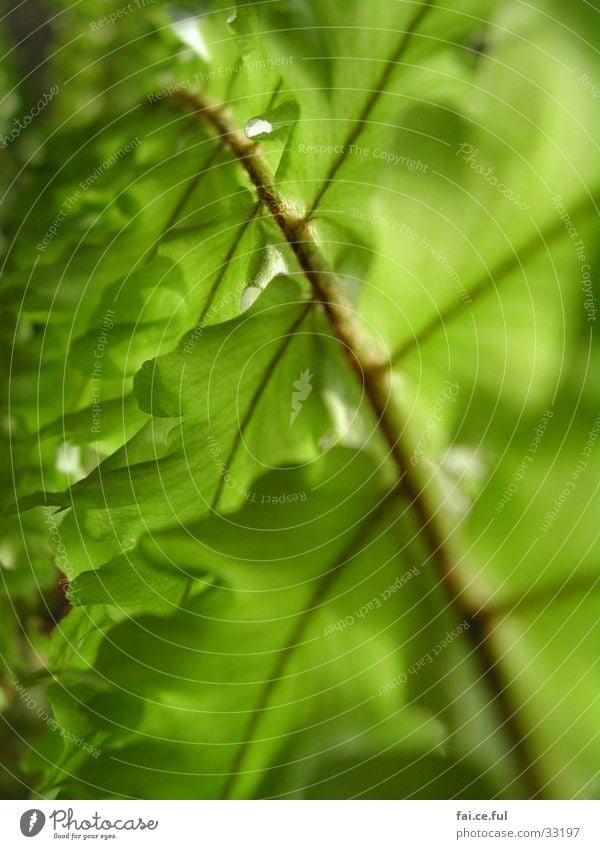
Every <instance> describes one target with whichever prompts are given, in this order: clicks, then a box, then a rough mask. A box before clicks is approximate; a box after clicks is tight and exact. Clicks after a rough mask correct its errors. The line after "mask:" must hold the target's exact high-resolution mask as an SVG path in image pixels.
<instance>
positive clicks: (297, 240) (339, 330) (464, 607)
mask: <svg viewBox="0 0 600 849" xmlns="http://www.w3.org/2000/svg"><path fill="white" fill-rule="evenodd" d="M176 98H177V99H178V100H179V101H181V102H183V103H184V104H185V105H186V106H187V107H188V108H191V109H192V110H193V111H194V112H195V113H196V114H197V115H198V117H199V118H200V119H203V120H204V121H206V122H207V123H208V124H209V125H210V126H211V127H212V129H213V131H214V132H215V134H216V136H217V137H218V139H219V141H220V142H222V143H223V144H225V145H226V146H227V147H228V148H229V150H230V151H231V153H232V154H233V156H234V157H235V158H236V159H238V161H239V162H240V164H241V165H242V166H243V167H244V169H245V170H246V173H247V174H248V177H249V178H250V180H251V182H252V184H253V185H254V187H255V189H256V192H257V194H258V197H259V199H260V200H261V201H262V203H263V204H264V205H265V206H266V207H267V209H268V210H269V212H270V213H271V215H272V216H273V218H274V219H275V221H276V222H277V224H278V225H279V227H280V229H281V231H282V233H283V235H284V237H285V239H286V241H287V243H288V244H289V245H290V247H291V249H292V250H293V252H294V254H295V255H296V258H297V261H298V263H299V265H300V267H301V268H302V270H303V271H304V273H305V275H306V277H307V278H308V280H309V281H310V283H311V286H312V289H313V300H314V302H315V303H318V304H321V305H322V307H323V309H324V310H325V313H326V314H327V317H328V319H329V321H330V323H331V325H332V328H333V330H334V333H335V335H336V336H337V338H338V339H339V340H340V342H341V343H342V344H343V347H344V350H345V351H346V355H347V357H348V360H349V362H350V365H351V367H352V368H353V370H354V371H355V373H356V375H357V377H358V379H359V380H360V382H361V383H362V386H363V390H364V393H365V395H366V397H367V399H368V401H369V404H370V406H371V409H372V411H373V413H374V415H375V417H376V420H377V425H378V427H379V430H380V431H381V434H382V435H383V437H384V439H385V441H386V443H387V446H388V449H389V453H390V456H391V457H392V458H393V460H394V462H395V465H396V467H397V470H398V476H399V482H400V483H401V485H402V488H403V491H404V493H405V494H406V495H407V496H408V498H409V501H410V504H411V507H412V508H413V509H414V511H415V513H416V515H417V517H418V520H419V524H420V529H421V531H422V533H423V535H424V537H425V538H426V540H427V542H428V546H429V549H430V551H431V560H432V561H433V563H434V564H435V566H436V568H437V572H438V574H439V577H440V580H441V582H442V584H443V585H444V587H445V589H446V591H447V593H448V595H449V596H450V598H451V599H452V600H453V602H454V603H455V605H456V606H457V609H458V610H459V611H460V612H461V615H463V616H464V617H465V618H467V619H468V620H469V621H470V622H471V623H473V626H474V627H472V628H470V629H468V631H466V635H467V638H468V639H470V642H471V646H472V651H473V654H474V656H475V657H476V658H477V659H478V662H479V666H480V668H481V671H482V675H483V678H484V680H486V681H487V683H488V686H489V689H490V690H491V694H492V698H493V703H494V704H495V706H496V709H497V711H498V713H499V715H500V717H501V727H502V728H504V729H505V732H506V734H507V737H508V738H509V739H510V742H511V750H512V751H513V752H514V755H515V760H516V762H517V765H518V768H519V770H520V772H521V777H522V779H523V781H524V782H525V783H526V785H527V787H528V791H529V793H530V795H531V796H532V797H533V796H539V795H540V792H541V782H540V781H539V780H538V778H537V776H536V775H535V774H534V768H533V766H532V763H533V759H532V758H531V757H530V755H529V752H528V747H527V743H526V735H525V734H524V733H523V731H522V729H521V727H520V723H519V720H518V717H517V716H516V714H515V711H514V709H513V707H512V705H511V704H510V699H509V696H508V692H507V688H506V686H505V685H504V684H503V682H502V680H501V676H500V672H499V668H498V666H499V659H498V657H497V656H496V654H495V647H494V646H493V643H492V638H491V636H490V634H491V633H492V630H491V629H490V628H489V627H487V625H488V623H487V622H486V615H485V602H483V601H481V600H479V601H476V600H474V599H472V598H469V597H468V595H467V591H466V589H465V588H464V587H462V586H461V583H460V581H459V579H458V578H457V575H456V565H455V559H456V558H455V557H454V556H453V554H452V552H451V551H450V545H449V540H448V537H449V534H450V528H449V527H448V526H447V524H446V518H445V516H444V513H443V511H442V509H441V508H440V507H439V505H437V504H435V503H432V499H431V493H430V490H429V489H427V488H426V487H425V484H424V481H422V480H421V478H420V474H419V471H418V467H414V466H412V465H411V464H410V462H409V458H410V456H411V452H410V450H409V449H408V447H407V446H405V444H404V442H403V438H402V434H403V433H404V430H405V422H404V418H403V414H402V406H401V404H400V403H398V401H397V399H395V397H394V390H393V386H392V375H391V371H390V369H389V361H386V358H385V356H384V355H383V353H382V352H381V351H380V350H378V348H377V346H375V345H374V343H373V342H372V340H371V339H370V338H369V337H368V336H367V335H366V334H365V333H364V330H363V329H362V327H361V326H360V325H359V324H358V322H357V320H356V317H355V313H354V309H353V307H352V305H351V304H350V302H349V301H348V300H347V298H346V295H345V293H344V291H343V286H342V284H341V282H340V280H339V278H338V277H337V275H336V274H335V273H334V272H333V271H332V269H331V268H330V267H329V265H328V263H327V261H326V259H325V257H324V256H323V254H322V253H321V250H320V248H319V246H318V244H317V240H316V238H315V234H314V231H313V229H312V226H311V224H310V223H309V222H308V221H307V220H306V218H305V217H301V216H299V215H298V214H297V213H296V212H294V211H293V210H292V208H291V206H290V204H289V203H288V202H287V201H286V199H285V198H283V197H282V196H281V195H280V194H279V191H278V189H277V188H276V186H275V181H274V177H273V175H272V174H271V172H270V170H269V168H268V166H267V165H266V163H265V161H264V159H263V158H262V155H261V152H260V149H259V148H258V146H257V145H256V144H255V143H253V142H251V141H250V140H249V139H247V138H246V136H245V135H244V134H243V133H242V132H241V131H240V130H238V128H237V127H236V125H235V124H234V122H233V120H232V119H231V117H230V115H229V114H228V113H227V111H226V110H225V109H224V108H222V107H220V106H216V105H215V104H213V103H211V102H210V101H209V100H207V99H206V98H205V97H204V96H203V95H201V94H190V93H188V92H178V93H177V95H176Z"/></svg>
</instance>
